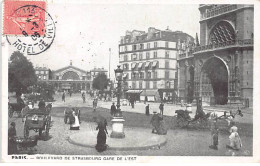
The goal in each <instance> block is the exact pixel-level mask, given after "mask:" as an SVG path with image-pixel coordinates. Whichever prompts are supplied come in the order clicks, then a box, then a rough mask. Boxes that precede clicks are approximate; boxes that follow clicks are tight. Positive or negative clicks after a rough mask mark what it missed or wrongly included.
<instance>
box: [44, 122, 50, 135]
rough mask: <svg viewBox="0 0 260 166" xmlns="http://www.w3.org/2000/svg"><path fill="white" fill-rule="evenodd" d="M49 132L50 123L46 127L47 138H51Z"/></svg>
mask: <svg viewBox="0 0 260 166" xmlns="http://www.w3.org/2000/svg"><path fill="white" fill-rule="evenodd" d="M49 131H50V122H47V123H46V125H45V137H46V138H48V137H49Z"/></svg>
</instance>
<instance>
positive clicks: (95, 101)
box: [93, 99, 97, 111]
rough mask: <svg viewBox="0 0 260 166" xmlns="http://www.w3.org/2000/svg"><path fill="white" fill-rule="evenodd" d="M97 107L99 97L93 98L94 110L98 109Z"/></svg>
mask: <svg viewBox="0 0 260 166" xmlns="http://www.w3.org/2000/svg"><path fill="white" fill-rule="evenodd" d="M96 109H97V99H94V100H93V111H96Z"/></svg>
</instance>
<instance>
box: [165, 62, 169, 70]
mask: <svg viewBox="0 0 260 166" xmlns="http://www.w3.org/2000/svg"><path fill="white" fill-rule="evenodd" d="M165 68H166V69H168V68H169V61H165Z"/></svg>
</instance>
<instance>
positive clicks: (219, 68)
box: [200, 57, 228, 105]
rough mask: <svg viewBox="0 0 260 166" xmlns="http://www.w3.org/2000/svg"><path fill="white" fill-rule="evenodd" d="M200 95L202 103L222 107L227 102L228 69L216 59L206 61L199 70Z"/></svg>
mask: <svg viewBox="0 0 260 166" xmlns="http://www.w3.org/2000/svg"><path fill="white" fill-rule="evenodd" d="M200 94H201V97H202V101H204V102H210V103H212V102H213V103H214V104H219V105H224V104H227V101H228V68H227V66H226V64H225V63H224V62H223V61H222V60H221V59H220V58H217V57H213V58H210V59H208V60H207V61H206V62H205V63H204V65H203V67H202V70H201V79H200Z"/></svg>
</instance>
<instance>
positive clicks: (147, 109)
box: [145, 102, 164, 117]
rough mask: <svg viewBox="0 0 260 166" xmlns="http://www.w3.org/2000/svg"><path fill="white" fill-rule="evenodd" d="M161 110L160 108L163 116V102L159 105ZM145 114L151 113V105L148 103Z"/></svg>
mask: <svg viewBox="0 0 260 166" xmlns="http://www.w3.org/2000/svg"><path fill="white" fill-rule="evenodd" d="M159 110H160V114H161V116H162V117H163V111H164V104H163V102H161V104H160V105H159ZM145 115H147V116H149V115H150V105H149V104H147V105H146V107H145Z"/></svg>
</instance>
